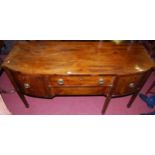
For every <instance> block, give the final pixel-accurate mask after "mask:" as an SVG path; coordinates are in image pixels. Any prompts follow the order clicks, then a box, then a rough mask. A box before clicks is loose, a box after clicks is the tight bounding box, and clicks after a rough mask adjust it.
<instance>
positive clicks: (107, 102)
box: [101, 76, 118, 115]
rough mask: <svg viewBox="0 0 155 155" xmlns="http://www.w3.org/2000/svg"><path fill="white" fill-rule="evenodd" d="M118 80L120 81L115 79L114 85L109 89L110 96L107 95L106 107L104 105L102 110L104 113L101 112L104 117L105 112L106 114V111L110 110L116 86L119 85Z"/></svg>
mask: <svg viewBox="0 0 155 155" xmlns="http://www.w3.org/2000/svg"><path fill="white" fill-rule="evenodd" d="M117 79H118V77H117V76H115V77H114V78H113V83H112V85H111V86H110V87H109V92H108V94H107V97H106V99H105V102H104V105H103V108H102V112H101V113H102V115H104V114H105V112H106V110H107V108H108V105H109V103H110V100H111V98H112V94H113V91H114V89H115V85H116V83H117Z"/></svg>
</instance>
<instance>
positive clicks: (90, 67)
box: [2, 41, 155, 114]
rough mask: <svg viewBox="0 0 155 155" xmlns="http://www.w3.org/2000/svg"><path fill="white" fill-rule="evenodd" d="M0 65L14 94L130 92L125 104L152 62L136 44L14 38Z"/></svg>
mask: <svg viewBox="0 0 155 155" xmlns="http://www.w3.org/2000/svg"><path fill="white" fill-rule="evenodd" d="M2 67H3V69H4V71H5V72H6V73H7V75H8V77H9V79H10V80H11V82H12V84H13V85H14V87H15V89H16V91H17V93H18V95H19V97H20V98H21V99H22V101H23V103H24V104H25V106H26V107H29V104H28V102H27V101H26V99H25V96H24V95H29V96H33V97H43V98H53V97H55V96H60V95H64V96H67V95H104V96H106V99H105V102H104V104H103V109H102V110H101V111H102V112H101V113H102V114H105V112H106V109H107V107H108V105H109V103H110V100H111V98H112V97H120V96H125V95H132V97H131V99H130V101H129V102H128V104H127V107H130V106H131V105H132V103H133V101H134V99H135V98H136V96H137V94H138V93H139V91H140V90H141V88H142V87H143V85H144V83H145V81H146V80H147V78H148V76H149V75H150V74H151V72H152V69H153V68H154V67H155V63H154V62H153V60H152V59H151V57H150V56H149V55H148V53H147V52H146V49H145V48H144V47H143V46H142V44H140V43H127V42H124V43H121V44H115V43H113V42H100V41H18V42H17V43H16V44H15V45H14V47H13V48H12V50H11V52H10V53H9V55H8V56H7V57H6V59H5V60H4V62H3V64H2Z"/></svg>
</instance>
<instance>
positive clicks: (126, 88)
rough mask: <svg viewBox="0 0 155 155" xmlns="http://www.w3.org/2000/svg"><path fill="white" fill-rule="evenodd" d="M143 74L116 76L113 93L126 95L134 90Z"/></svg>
mask: <svg viewBox="0 0 155 155" xmlns="http://www.w3.org/2000/svg"><path fill="white" fill-rule="evenodd" d="M143 75H144V74H134V75H125V76H120V77H119V78H118V81H117V84H116V87H115V90H114V94H115V95H127V94H131V93H133V92H135V91H136V90H137V88H138V87H139V85H140V82H141V79H142V77H143Z"/></svg>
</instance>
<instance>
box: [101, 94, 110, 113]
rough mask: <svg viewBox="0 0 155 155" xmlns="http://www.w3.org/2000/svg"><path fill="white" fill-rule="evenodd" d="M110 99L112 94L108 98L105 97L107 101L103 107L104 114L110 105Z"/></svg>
mask: <svg viewBox="0 0 155 155" xmlns="http://www.w3.org/2000/svg"><path fill="white" fill-rule="evenodd" d="M110 100H111V96H107V97H106V99H105V102H104V106H103V108H102V115H104V114H105V112H106V110H107V108H108V105H109V103H110Z"/></svg>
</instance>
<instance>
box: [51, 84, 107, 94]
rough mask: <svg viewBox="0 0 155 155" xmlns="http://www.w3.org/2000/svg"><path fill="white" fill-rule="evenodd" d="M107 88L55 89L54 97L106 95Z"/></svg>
mask: <svg viewBox="0 0 155 155" xmlns="http://www.w3.org/2000/svg"><path fill="white" fill-rule="evenodd" d="M108 91H109V87H108V86H107V87H106V86H104V87H99V86H98V87H55V88H54V92H55V95H106V94H107V93H108Z"/></svg>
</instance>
